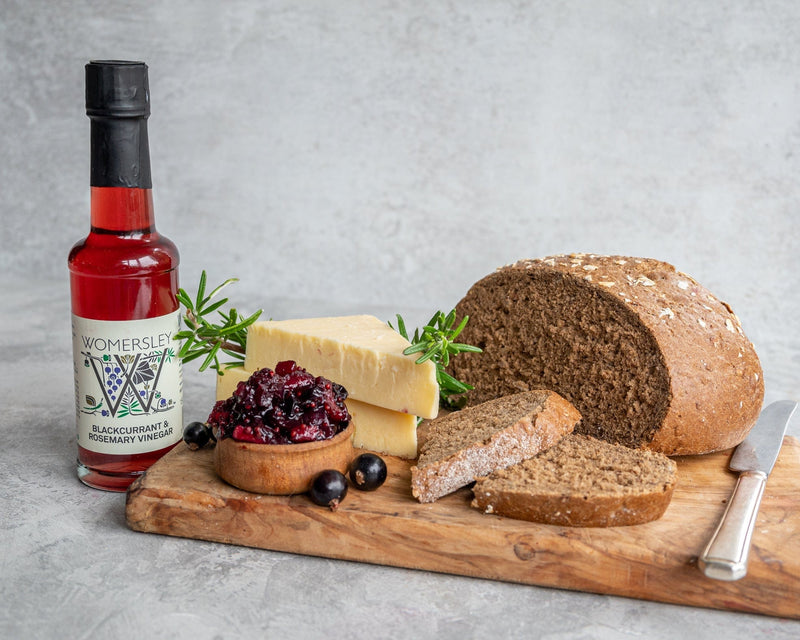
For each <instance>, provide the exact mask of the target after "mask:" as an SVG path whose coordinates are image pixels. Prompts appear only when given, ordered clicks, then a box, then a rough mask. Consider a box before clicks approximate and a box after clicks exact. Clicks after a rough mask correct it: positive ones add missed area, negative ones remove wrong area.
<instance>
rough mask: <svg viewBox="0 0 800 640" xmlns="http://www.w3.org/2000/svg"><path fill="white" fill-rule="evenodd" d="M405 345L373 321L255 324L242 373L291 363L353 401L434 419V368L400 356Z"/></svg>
mask: <svg viewBox="0 0 800 640" xmlns="http://www.w3.org/2000/svg"><path fill="white" fill-rule="evenodd" d="M408 346H409V342H408V340H406V339H405V338H403V336H401V335H400V334H399V333H397V332H396V331H395V330H394V329H392V328H391V327H390V326H389V325H387V324H386V323H385V322H382V321H381V320H378V318H376V317H374V316H345V317H337V318H307V319H302V320H278V321H272V320H270V321H265V322H256V323H255V324H253V325H251V326H250V327H249V328H248V332H247V348H246V353H245V365H244V367H245V369H247V370H248V371H255V370H256V369H260V368H261V367H270V368H273V367H274V366H275V365H276V364H277V363H278V362H280V361H282V360H294V361H295V362H297V364H298V365H299V366H301V367H303V368H305V369H306V370H307V371H311V372H313V373H314V375H318V376H324V377H326V378H328V379H329V380H333V381H335V382H338V383H339V384H341V385H344V387H345V388H346V389H347V392H348V394H349V395H350V397H351V398H353V399H354V400H359V401H361V402H366V403H368V404H372V405H375V406H378V407H383V408H384V409H390V410H391V411H399V412H401V413H409V414H412V415H415V416H421V417H423V418H435V417H436V415H437V413H438V412H439V385H438V384H437V382H436V365H434V363H433V362H431V361H430V360H428V361H426V362H424V363H422V364H416V362H415V360H416V359H417V358H418V356H417V355H411V356H406V355H403V350H404V349H405V348H406V347H408Z"/></svg>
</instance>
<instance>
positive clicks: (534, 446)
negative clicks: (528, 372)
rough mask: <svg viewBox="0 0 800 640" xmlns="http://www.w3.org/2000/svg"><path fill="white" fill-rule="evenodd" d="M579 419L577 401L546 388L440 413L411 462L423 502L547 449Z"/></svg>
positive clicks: (416, 493)
mask: <svg viewBox="0 0 800 640" xmlns="http://www.w3.org/2000/svg"><path fill="white" fill-rule="evenodd" d="M578 420H580V414H579V413H578V411H577V409H575V407H573V406H572V405H571V404H570V403H569V402H567V401H566V400H564V398H562V397H561V396H559V395H558V394H557V393H555V392H553V391H545V390H533V391H527V392H523V393H517V394H514V395H510V396H504V397H502V398H497V399H495V400H490V401H488V402H484V403H483V404H480V405H476V406H474V407H469V408H466V409H462V410H461V411H456V412H454V413H450V414H448V415H446V416H443V417H441V418H437V419H436V420H434V421H433V422H431V424H430V429H429V431H428V437H427V439H426V440H425V442H424V443H423V444H422V446H421V447H420V455H419V459H418V460H417V464H416V466H413V467H411V492H412V493H413V495H414V497H416V498H417V499H418V500H419V501H420V502H433V501H434V500H436V499H437V498H440V497H441V496H443V495H446V494H448V493H451V492H453V491H455V490H456V489H459V488H460V487H463V486H465V485H467V484H469V483H471V482H473V481H474V480H475V479H476V478H478V477H480V476H485V475H488V474H490V473H492V472H493V471H495V470H497V469H502V468H504V467H508V466H510V465H512V464H516V463H518V462H521V461H522V460H525V459H526V458H530V457H532V456H535V455H536V454H537V453H539V452H540V451H544V450H545V449H547V448H548V447H551V446H552V445H553V444H555V443H556V442H557V441H558V440H559V439H561V438H562V437H563V436H564V435H565V434H567V433H570V432H571V431H572V430H573V429H574V428H575V424H576V423H577V422H578Z"/></svg>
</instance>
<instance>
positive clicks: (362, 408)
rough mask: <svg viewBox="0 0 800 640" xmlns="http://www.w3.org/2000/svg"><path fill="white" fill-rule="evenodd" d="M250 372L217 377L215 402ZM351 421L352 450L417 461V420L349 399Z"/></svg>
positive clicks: (236, 370) (228, 372)
mask: <svg viewBox="0 0 800 640" xmlns="http://www.w3.org/2000/svg"><path fill="white" fill-rule="evenodd" d="M251 373H252V372H251V371H247V370H245V369H242V368H234V369H227V370H226V371H224V374H223V375H221V376H219V375H218V376H217V400H225V399H226V398H229V397H230V396H231V394H232V393H233V392H234V391H235V390H236V385H238V384H239V382H240V381H242V380H247V379H248V378H249V377H250V375H251ZM345 404H346V405H347V410H348V411H349V412H350V416H351V417H352V420H353V429H354V431H355V433H354V434H353V446H354V447H356V448H357V449H368V450H369V451H375V452H377V453H384V454H387V455H390V456H398V457H400V458H409V459H413V458H416V457H417V419H416V417H415V416H413V415H411V414H409V413H400V412H399V411H390V410H389V409H384V408H382V407H376V406H374V405H371V404H367V403H365V402H359V401H358V400H354V399H353V398H347V400H345Z"/></svg>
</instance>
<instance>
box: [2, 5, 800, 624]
mask: <svg viewBox="0 0 800 640" xmlns="http://www.w3.org/2000/svg"><path fill="white" fill-rule="evenodd" d="M92 58H129V59H143V60H145V61H146V62H148V64H149V65H150V78H151V93H152V101H153V115H152V117H151V120H150V138H151V150H152V166H153V176H154V190H155V204H156V215H157V220H158V224H159V228H160V230H161V231H163V232H164V233H165V234H166V235H168V236H169V237H170V238H172V239H173V240H174V241H175V242H176V244H177V245H178V246H179V248H180V250H181V253H182V281H183V283H184V284H185V285H186V286H187V287H191V286H193V284H194V283H195V282H196V280H197V277H198V275H199V273H200V270H201V269H207V270H208V271H209V274H210V278H211V279H212V280H214V281H219V280H222V279H224V278H226V277H229V276H238V277H240V278H241V279H242V281H241V282H240V284H239V285H237V286H238V287H239V289H237V290H235V296H236V298H237V304H238V306H241V307H243V309H244V310H248V307H250V308H256V307H264V308H265V309H266V312H267V314H268V315H271V316H273V317H275V318H283V317H291V316H293V315H321V314H323V313H350V312H372V313H376V314H377V315H379V317H383V318H386V319H389V318H391V317H392V316H393V314H394V313H395V312H402V313H404V314H406V315H408V316H410V317H411V318H413V319H416V320H417V321H419V320H424V319H425V317H426V316H427V315H429V313H430V312H431V311H433V310H434V309H436V308H445V307H449V306H451V305H452V304H454V303H455V302H456V301H457V300H458V299H459V298H460V297H461V296H462V295H463V294H464V293H465V292H466V290H467V288H468V287H469V285H470V284H471V283H472V282H473V281H474V280H476V279H478V278H480V277H481V276H483V275H485V274H486V273H488V272H490V271H491V270H493V269H494V268H495V267H497V266H499V265H501V264H504V263H507V262H511V261H513V260H516V259H518V258H523V257H536V256H541V255H546V254H550V253H557V252H571V251H589V252H596V253H621V254H628V255H645V256H650V257H655V258H659V259H663V260H666V261H669V262H672V263H673V264H675V265H676V266H677V267H678V268H680V269H681V270H683V271H686V272H687V273H689V274H691V275H692V276H694V277H696V278H697V279H698V280H699V281H700V282H702V283H703V284H705V285H706V286H707V287H708V288H709V289H711V290H712V291H713V292H714V293H715V294H716V295H718V296H719V297H721V298H722V299H724V300H726V301H727V302H729V303H730V304H731V306H732V307H733V308H734V309H735V310H736V312H737V314H738V315H739V316H740V317H741V319H742V322H743V324H744V327H745V330H746V332H747V334H748V335H749V337H750V338H751V339H752V340H753V341H754V343H755V345H756V348H757V350H758V352H759V355H760V356H761V359H762V364H763V366H764V370H765V379H766V384H767V401H771V400H776V399H779V398H784V397H794V398H797V397H798V396H800V377H799V376H800V374H799V373H798V371H800V340H799V339H798V335H797V333H798V331H797V330H798V328H800V325H798V317H800V294H799V293H798V284H800V278H798V275H797V273H798V269H797V267H798V249H800V240H798V237H800V236H799V235H798V233H797V231H798V223H797V219H798V216H797V211H798V209H800V186H798V185H800V181H799V180H798V176H800V154H798V153H797V152H796V145H797V144H798V141H799V140H800V83H799V82H798V69H800V4H798V3H796V2H793V1H789V0H776V1H775V2H771V3H769V4H768V5H765V4H762V3H752V2H745V1H740V2H737V1H727V2H712V3H696V2H689V1H687V0H676V1H672V2H669V1H667V0H652V1H649V2H623V1H616V0H604V1H602V2H591V3H586V2H569V1H568V2H527V3H526V2H508V1H498V2H489V1H484V2H477V1H466V2H440V1H436V0H434V1H433V2H428V3H398V2H392V1H388V0H384V1H377V2H367V1H366V0H353V1H346V2H322V1H319V0H317V1H311V2H303V3H297V2H287V1H267V2H259V1H257V0H238V1H233V2H225V3H218V2H212V1H211V0H198V1H195V2H190V1H188V0H184V1H170V2H168V1H167V0H155V1H152V2H147V3H145V2H134V1H128V2H100V1H94V2H89V1H76V2H70V3H53V2H46V1H44V0H28V1H23V0H19V1H13V0H0V87H2V89H3V98H2V101H0V140H2V145H3V151H4V153H3V159H2V161H0V184H2V198H0V214H1V215H2V219H3V225H2V229H1V230H0V240H2V247H3V250H2V253H1V254H0V269H2V274H3V282H2V285H0V287H1V290H2V292H3V296H4V298H5V304H4V305H3V306H2V311H1V313H2V320H3V322H2V325H0V327H1V328H0V338H1V341H0V348H2V350H3V360H2V363H0V383H1V384H2V389H1V390H0V394H1V395H0V406H2V408H3V411H2V412H0V432H2V433H3V434H4V435H5V437H6V446H5V447H3V453H2V454H0V456H2V461H3V464H2V465H1V466H0V480H1V481H2V485H1V486H0V513H2V514H3V518H2V521H0V544H2V549H3V550H2V555H0V563H1V564H0V602H2V605H0V637H8V638H16V637H32V638H35V637H41V638H49V637H70V638H84V637H85V638H94V637H120V638H126V637H134V636H135V637H152V638H159V637H191V638H214V637H222V638H228V637H263V636H264V635H265V633H268V634H269V635H270V636H272V635H275V636H279V635H285V636H286V637H320V636H324V635H328V636H330V637H343V636H345V635H350V636H352V637H368V636H369V637H373V635H375V636H377V637H385V638H405V637H437V638H451V637H453V638H455V637H486V636H487V635H489V634H490V632H492V633H494V634H496V635H497V636H498V637H514V636H521V635H525V636H529V637H544V638H553V639H555V638H616V637H630V638H637V637H641V638H672V637H688V636H692V637H702V636H707V637H712V636H713V637H728V638H758V637H771V638H795V637H797V636H798V635H800V624H798V623H795V622H785V621H781V620H776V619H771V618H765V617H758V616H748V615H741V614H731V613H721V612H714V611H705V610H699V609H689V608H684V607H674V606H667V605H660V604H654V603H645V602H639V601H635V600H626V599H621V598H610V597H603V596H594V595H588V594H579V593H569V592H562V591H556V590H545V589H536V588H531V587H520V586H515V585H508V584H499V583H493V582H487V581H479V580H470V579H462V578H455V577H449V576H442V575H432V574H426V573H421V572H412V571H403V570H398V569H389V568H381V567H372V566H362V565H358V564H350V563H343V562H333V561H328V560H320V559H312V558H303V557H298V556H292V555H288V554H277V553H270V552H264V551H257V550H249V549H241V548H235V547H227V546H223V545H212V544H207V543H202V542H197V541H190V540H179V539H169V538H162V537H159V536H148V535H144V534H137V533H134V532H131V531H129V530H128V529H127V528H126V526H125V523H124V501H123V499H122V497H121V496H119V495H114V494H105V493H101V492H96V491H92V490H89V489H86V488H84V487H83V486H82V485H80V484H79V483H78V481H77V479H76V478H75V469H74V455H75V451H74V446H75V442H74V427H73V408H72V379H71V366H70V352H69V350H70V340H69V304H68V300H67V283H66V255H67V252H68V251H69V247H70V246H71V244H72V243H73V242H74V241H75V240H77V239H78V238H80V237H81V236H83V235H85V233H86V232H87V230H88V161H89V156H88V139H89V124H88V119H87V118H86V117H85V115H84V110H83V65H84V64H85V63H86V61H88V60H89V59H92ZM232 293H234V292H232ZM240 300H241V302H240ZM211 384H212V383H211V381H210V379H209V378H208V377H207V376H200V375H199V374H195V373H193V372H192V371H187V389H186V403H187V419H197V418H204V417H205V413H206V412H207V409H208V403H209V398H210V395H211ZM793 432H794V433H795V434H796V435H797V434H800V428H798V426H797V424H795V425H794V426H793ZM233 601H247V602H248V603H249V607H248V608H247V609H245V610H243V611H236V610H235V609H234V608H233V606H232V604H231V603H232V602H233ZM798 607H800V596H799V602H798Z"/></svg>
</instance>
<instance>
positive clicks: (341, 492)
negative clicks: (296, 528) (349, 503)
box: [308, 469, 347, 511]
mask: <svg viewBox="0 0 800 640" xmlns="http://www.w3.org/2000/svg"><path fill="white" fill-rule="evenodd" d="M308 495H309V497H310V498H311V500H313V501H314V503H315V504H318V505H320V506H322V507H330V509H331V511H336V509H337V507H338V506H339V503H340V502H341V501H342V500H344V497H345V496H346V495H347V478H345V477H344V475H343V474H342V473H340V472H339V471H336V470H335V469H327V470H325V471H322V472H321V473H320V474H319V475H318V476H317V477H316V478H314V482H313V483H312V485H311V490H310V491H309V492H308Z"/></svg>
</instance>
